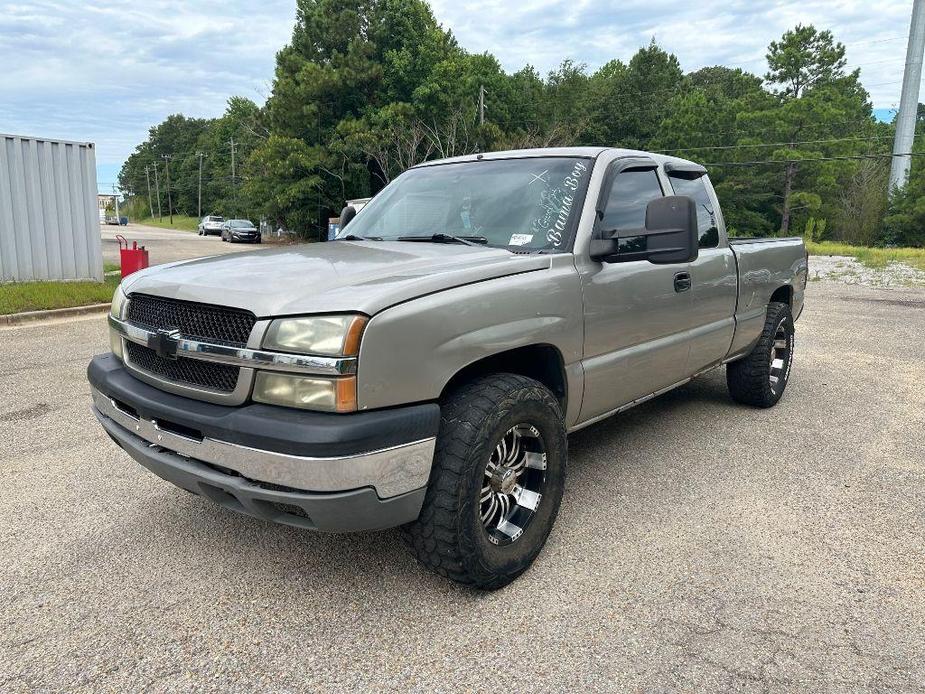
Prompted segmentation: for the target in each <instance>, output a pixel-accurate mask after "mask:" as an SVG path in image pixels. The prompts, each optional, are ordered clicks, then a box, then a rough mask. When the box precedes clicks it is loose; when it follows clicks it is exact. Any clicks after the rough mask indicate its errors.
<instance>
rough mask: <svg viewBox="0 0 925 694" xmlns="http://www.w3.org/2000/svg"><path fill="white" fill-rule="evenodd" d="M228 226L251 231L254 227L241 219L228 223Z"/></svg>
mask: <svg viewBox="0 0 925 694" xmlns="http://www.w3.org/2000/svg"><path fill="white" fill-rule="evenodd" d="M228 226H232V227H235V228H242V229H250V228H252V227H253V226H254V225H253V224H251V223H250V222H247V221H243V220H240V219H232V220H231V221H230V222H228Z"/></svg>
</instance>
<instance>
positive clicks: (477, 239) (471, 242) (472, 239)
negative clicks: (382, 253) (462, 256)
mask: <svg viewBox="0 0 925 694" xmlns="http://www.w3.org/2000/svg"><path fill="white" fill-rule="evenodd" d="M395 240H396V241H423V242H425V243H464V244H466V245H467V246H484V245H485V244H487V243H488V239H486V238H485V237H484V236H453V235H452V234H431V235H430V236H399V237H398V238H397V239H395Z"/></svg>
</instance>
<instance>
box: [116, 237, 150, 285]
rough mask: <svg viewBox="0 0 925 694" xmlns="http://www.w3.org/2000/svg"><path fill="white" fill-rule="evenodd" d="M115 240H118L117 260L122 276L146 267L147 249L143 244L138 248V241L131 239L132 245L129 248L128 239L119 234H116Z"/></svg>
mask: <svg viewBox="0 0 925 694" xmlns="http://www.w3.org/2000/svg"><path fill="white" fill-rule="evenodd" d="M116 240H117V241H118V242H119V261H120V265H121V266H122V277H123V278H125V277H128V276H129V275H131V274H132V273H133V272H138V270H144V269H145V268H146V267H148V251H147V249H146V248H145V247H144V246H141V247H140V248H139V246H138V242H137V241H132V247H131V248H129V247H128V241H126V240H125V237H124V236H122V235H121V234H116Z"/></svg>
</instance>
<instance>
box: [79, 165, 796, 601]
mask: <svg viewBox="0 0 925 694" xmlns="http://www.w3.org/2000/svg"><path fill="white" fill-rule="evenodd" d="M351 216H352V215H347V217H348V220H347V221H349V224H348V225H347V226H346V228H344V229H343V230H342V231H341V232H340V235H339V236H338V239H337V240H336V241H334V242H332V243H317V244H306V245H303V246H297V247H285V248H278V249H269V250H262V251H256V252H252V253H246V254H236V255H233V256H221V257H214V258H205V259H200V260H193V261H187V262H181V263H175V264H173V265H166V266H159V267H155V268H150V269H148V270H145V271H142V272H139V273H137V274H135V275H132V276H130V277H128V278H127V279H126V280H125V281H124V282H123V284H122V286H121V287H120V288H119V290H118V291H117V292H116V296H115V298H114V299H113V305H112V312H111V315H110V317H109V325H110V335H111V347H112V353H110V354H105V355H102V356H98V357H96V358H94V359H93V361H92V363H91V364H90V366H89V369H88V376H89V380H90V383H91V386H92V397H93V407H94V411H95V413H96V415H97V417H98V418H99V421H100V423H101V424H102V425H103V427H104V428H105V430H106V431H107V432H108V433H109V435H110V436H111V437H112V439H113V440H114V441H115V442H116V443H117V444H118V445H119V446H121V447H122V448H123V449H124V450H125V451H126V452H127V453H128V454H129V455H130V456H131V457H133V458H134V459H135V460H137V461H138V462H139V463H141V464H142V465H144V466H145V467H146V468H148V469H149V470H151V471H152V472H154V473H155V474H157V475H159V476H161V477H163V478H164V479H166V480H168V481H170V482H172V483H174V484H175V485H177V486H179V487H182V488H183V489H186V490H188V491H190V492H193V493H194V494H198V495H200V496H203V497H205V498H207V499H210V500H212V501H214V502H216V503H218V504H221V505H222V506H224V507H226V508H229V509H232V510H234V511H238V512H241V513H246V514H251V515H253V516H257V517H260V518H264V519H269V520H272V521H277V522H280V523H286V524H289V525H294V526H299V527H304V528H312V529H318V530H328V531H348V530H370V529H379V528H387V527H393V526H403V532H404V535H405V537H406V538H407V540H408V543H409V545H410V547H411V548H412V550H413V551H414V553H415V555H416V556H417V558H418V559H419V560H420V561H421V562H422V563H423V564H424V565H426V566H428V567H430V568H432V569H433V570H435V571H437V572H439V573H441V574H443V575H445V576H448V577H450V578H452V579H454V580H457V581H460V582H462V583H466V584H468V585H473V586H478V587H481V588H488V589H490V588H497V587H499V586H502V585H505V584H506V583H508V582H510V581H511V580H513V579H514V578H515V577H516V576H518V575H519V574H520V573H522V572H523V571H524V570H526V568H527V567H528V566H529V565H530V563H531V562H532V561H533V559H534V558H535V557H536V555H537V554H538V553H539V551H540V550H541V548H542V546H543V544H544V542H545V541H546V538H547V536H548V534H549V532H550V530H551V528H552V525H553V522H554V520H555V517H556V514H557V512H558V507H559V502H560V500H561V497H562V491H563V485H564V480H565V470H566V435H567V434H568V433H569V432H573V431H575V430H577V429H580V428H582V427H585V426H588V425H589V424H592V423H594V422H597V421H599V420H601V419H603V418H605V417H608V416H610V415H613V414H615V413H618V412H621V411H623V410H625V409H627V408H629V407H632V406H633V405H636V404H638V403H640V402H643V401H645V400H648V399H649V398H652V397H655V396H657V395H659V394H660V393H664V392H665V391H667V390H670V389H672V388H675V387H677V386H679V385H681V384H683V383H685V382H687V381H689V380H690V379H692V378H694V377H696V376H697V375H699V374H702V373H704V372H705V371H708V370H710V369H713V368H716V367H720V366H722V365H725V367H726V374H727V382H728V386H729V390H730V392H731V395H732V397H733V398H734V399H735V400H736V401H738V402H740V403H745V404H748V405H752V406H757V407H770V406H772V405H774V404H775V403H777V401H778V400H779V399H780V397H781V395H782V394H783V392H784V389H785V387H786V385H787V381H788V378H789V375H790V368H791V362H792V358H793V349H794V320H795V319H796V318H797V317H798V316H799V314H800V311H801V309H802V307H803V295H804V289H805V285H806V273H807V258H806V252H805V249H804V246H803V243H802V241H801V239H799V238H791V239H785V238H779V239H749V240H742V241H737V240H730V239H728V238H727V233H726V227H725V224H724V221H723V215H722V212H721V211H720V207H719V203H718V201H717V199H716V195H715V193H714V191H713V187H712V186H711V184H710V180H709V178H708V176H707V173H706V170H705V169H704V168H703V167H701V166H699V165H697V164H694V163H692V162H689V161H684V160H681V159H676V158H672V157H665V156H661V155H657V154H649V153H645V152H637V151H629V150H620V149H605V148H570V149H548V150H528V151H518V152H499V153H492V154H484V155H472V156H467V157H462V158H458V159H452V160H446V161H437V162H428V163H425V164H422V165H420V166H417V167H415V168H412V169H410V170H409V171H407V172H405V173H404V174H403V175H401V176H400V177H398V178H397V179H396V180H394V181H393V182H392V183H391V184H390V185H389V186H388V187H386V188H385V189H384V190H383V191H382V192H381V193H379V194H378V195H377V196H376V197H375V198H374V199H373V200H372V201H371V202H370V203H369V204H368V205H366V206H365V207H364V208H363V209H362V210H361V211H360V212H359V213H358V214H356V216H355V217H353V218H352V219H349V217H351Z"/></svg>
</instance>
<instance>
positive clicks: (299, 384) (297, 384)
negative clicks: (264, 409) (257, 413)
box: [253, 371, 357, 412]
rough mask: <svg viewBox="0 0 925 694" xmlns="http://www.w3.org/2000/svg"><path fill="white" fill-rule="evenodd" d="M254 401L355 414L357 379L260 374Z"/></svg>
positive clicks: (255, 388) (258, 374) (267, 372)
mask: <svg viewBox="0 0 925 694" xmlns="http://www.w3.org/2000/svg"><path fill="white" fill-rule="evenodd" d="M253 398H254V400H255V401H256V402H265V403H268V404H270V405H282V406H283V407H298V408H300V409H303V410H320V411H322V412H355V411H356V409H357V403H356V400H357V385H356V377H355V376H348V377H346V378H319V377H314V376H296V375H293V374H282V373H273V372H269V371H258V372H257V378H256V381H255V382H254V396H253Z"/></svg>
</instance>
